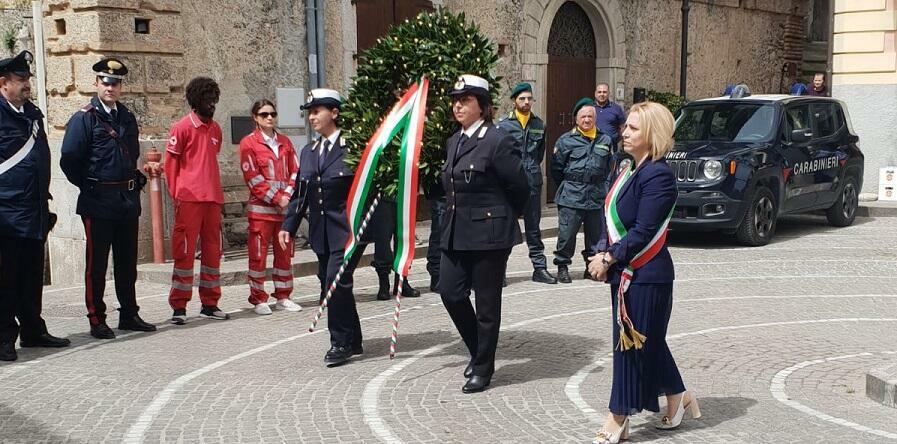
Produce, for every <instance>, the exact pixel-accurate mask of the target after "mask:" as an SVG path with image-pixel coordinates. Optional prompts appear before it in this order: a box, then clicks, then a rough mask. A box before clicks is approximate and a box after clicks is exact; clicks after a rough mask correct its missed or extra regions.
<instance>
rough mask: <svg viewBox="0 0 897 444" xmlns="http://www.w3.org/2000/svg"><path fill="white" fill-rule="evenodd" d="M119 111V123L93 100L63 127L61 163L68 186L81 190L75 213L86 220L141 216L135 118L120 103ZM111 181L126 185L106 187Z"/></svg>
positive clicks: (138, 152) (138, 148) (138, 154)
mask: <svg viewBox="0 0 897 444" xmlns="http://www.w3.org/2000/svg"><path fill="white" fill-rule="evenodd" d="M116 109H118V119H117V120H114V119H112V116H110V115H109V114H108V113H106V111H105V110H104V109H103V105H102V104H100V101H99V99H97V98H96V97H94V98H93V99H91V100H90V104H89V105H88V106H87V107H85V108H82V109H81V111H78V112H76V113H75V114H74V115H73V116H72V118H71V119H69V123H68V125H66V128H65V138H63V140H62V156H61V157H60V159H59V165H60V166H61V167H62V172H63V173H65V177H66V178H67V179H68V180H69V182H71V183H72V184H74V185H75V186H76V187H78V188H79V189H80V190H81V193H80V194H79V195H78V206H77V208H76V212H77V213H78V214H80V215H82V216H88V217H96V218H100V219H130V218H135V217H138V216H140V183H139V181H137V180H136V179H137V177H136V173H135V171H136V169H137V158H138V157H140V144H139V142H138V140H137V136H138V131H139V130H138V127H137V119H135V118H134V115H133V114H131V112H130V111H129V110H128V109H127V108H126V107H125V106H124V105H122V104H121V103H117V104H116ZM110 130H112V131H110ZM131 180H135V183H134V184H133V188H132V187H131V185H130V184H127V182H129V181H131ZM111 182H126V184H125V185H124V186H121V187H110V186H104V185H102V184H104V183H111ZM128 188H132V189H130V190H129V189H128Z"/></svg>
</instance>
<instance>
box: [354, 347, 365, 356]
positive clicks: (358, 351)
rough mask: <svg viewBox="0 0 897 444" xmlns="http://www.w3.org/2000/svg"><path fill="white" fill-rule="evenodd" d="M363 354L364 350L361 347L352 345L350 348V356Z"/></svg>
mask: <svg viewBox="0 0 897 444" xmlns="http://www.w3.org/2000/svg"><path fill="white" fill-rule="evenodd" d="M363 354H364V348H363V347H362V346H361V345H353V346H352V356H359V355H363Z"/></svg>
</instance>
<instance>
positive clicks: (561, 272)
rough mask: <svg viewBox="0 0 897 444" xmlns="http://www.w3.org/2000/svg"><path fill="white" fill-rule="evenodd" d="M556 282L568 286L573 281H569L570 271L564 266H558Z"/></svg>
mask: <svg viewBox="0 0 897 444" xmlns="http://www.w3.org/2000/svg"><path fill="white" fill-rule="evenodd" d="M558 282H560V283H562V284H570V283H572V282H573V279H570V271H568V270H567V266H566V265H559V266H558Z"/></svg>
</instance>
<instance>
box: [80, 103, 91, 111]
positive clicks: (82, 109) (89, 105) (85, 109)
mask: <svg viewBox="0 0 897 444" xmlns="http://www.w3.org/2000/svg"><path fill="white" fill-rule="evenodd" d="M79 111H81V112H82V113H89V112H91V111H93V104H91V103H88V104H87V105H84V106H83V107H82V108H81V109H80V110H79Z"/></svg>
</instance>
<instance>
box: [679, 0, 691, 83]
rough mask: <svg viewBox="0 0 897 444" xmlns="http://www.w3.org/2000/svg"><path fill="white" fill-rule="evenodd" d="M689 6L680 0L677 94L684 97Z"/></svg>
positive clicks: (686, 1)
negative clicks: (679, 49) (680, 17)
mask: <svg viewBox="0 0 897 444" xmlns="http://www.w3.org/2000/svg"><path fill="white" fill-rule="evenodd" d="M690 9H691V6H690V5H689V4H688V0H682V43H681V48H682V52H681V54H679V95H680V96H682V98H683V99H684V98H685V87H686V85H687V79H688V11H689V10H690Z"/></svg>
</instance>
